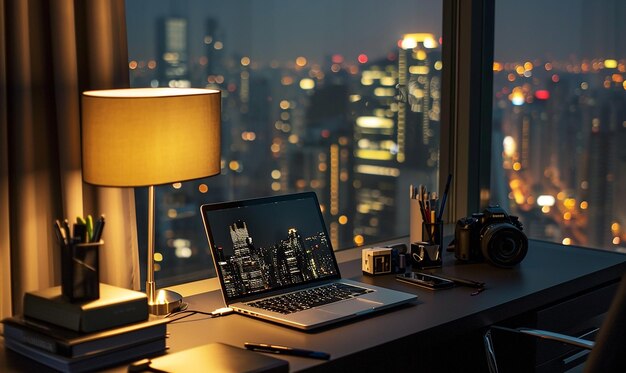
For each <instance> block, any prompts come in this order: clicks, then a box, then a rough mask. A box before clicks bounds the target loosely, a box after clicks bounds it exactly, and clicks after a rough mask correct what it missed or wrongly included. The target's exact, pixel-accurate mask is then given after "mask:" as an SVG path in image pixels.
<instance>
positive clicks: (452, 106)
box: [439, 0, 495, 223]
mask: <svg viewBox="0 0 626 373" xmlns="http://www.w3.org/2000/svg"><path fill="white" fill-rule="evenodd" d="M494 23H495V0H443V23H442V28H443V30H442V34H443V47H442V54H443V64H444V69H443V77H442V79H443V84H442V86H443V88H442V105H443V108H442V118H441V119H442V121H441V125H442V127H441V144H440V158H439V185H445V183H446V179H447V177H448V174H452V175H453V176H454V177H453V178H452V180H453V181H452V183H451V186H450V194H449V196H448V199H449V200H448V202H447V211H446V214H445V217H446V221H447V222H448V223H453V222H455V221H456V220H457V219H459V218H461V217H464V216H468V215H469V214H471V213H473V212H478V211H480V210H481V209H482V208H484V207H487V206H488V204H489V196H490V181H491V131H492V121H493V118H492V111H493V108H492V96H493V55H494Z"/></svg>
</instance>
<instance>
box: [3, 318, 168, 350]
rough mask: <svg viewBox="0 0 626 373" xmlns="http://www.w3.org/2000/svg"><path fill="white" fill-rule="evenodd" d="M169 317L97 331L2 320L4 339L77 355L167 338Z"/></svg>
mask: <svg viewBox="0 0 626 373" xmlns="http://www.w3.org/2000/svg"><path fill="white" fill-rule="evenodd" d="M169 321H170V320H168V319H165V318H163V319H154V320H149V321H143V322H139V323H134V324H129V325H126V326H122V327H118V328H112V329H107V330H104V331H99V332H93V333H80V332H76V331H73V330H69V329H65V328H62V327H58V326H56V325H52V324H48V323H45V322H41V321H38V320H32V319H26V318H24V317H23V316H15V317H9V318H6V319H4V320H2V323H3V324H4V338H5V339H11V340H13V341H15V342H19V343H21V344H24V345H29V346H33V347H37V348H39V349H42V350H44V351H47V352H50V353H53V354H57V355H61V356H65V357H70V358H75V357H81V356H86V355H90V354H98V353H101V352H103V351H107V350H112V349H115V348H120V347H126V346H131V345H133V344H137V343H140V342H145V341H149V340H154V339H156V338H165V336H166V335H167V323H168V322H169Z"/></svg>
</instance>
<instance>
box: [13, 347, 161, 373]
mask: <svg viewBox="0 0 626 373" xmlns="http://www.w3.org/2000/svg"><path fill="white" fill-rule="evenodd" d="M4 345H5V347H6V348H8V349H10V350H13V351H15V352H17V353H18V354H21V355H24V356H26V357H28V358H30V359H32V360H34V361H36V362H38V363H41V364H43V365H46V366H49V367H51V368H53V369H56V370H59V371H61V372H69V373H75V372H85V371H94V370H96V369H102V368H106V367H109V366H113V365H117V364H121V363H124V362H129V361H132V360H137V359H141V358H146V357H151V356H155V355H157V354H159V353H161V352H163V351H164V350H165V348H166V344H165V338H157V339H154V340H151V341H147V342H143V343H138V344H134V345H132V346H126V347H123V348H117V349H114V350H110V351H106V352H103V353H99V354H93V355H87V356H82V357H78V358H69V357H65V356H60V355H56V354H53V353H51V352H47V351H44V350H41V349H39V348H37V347H33V346H29V345H26V344H23V343H20V342H17V341H15V340H13V339H10V338H5V339H4Z"/></svg>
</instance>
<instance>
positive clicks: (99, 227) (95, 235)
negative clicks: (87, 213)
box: [92, 215, 104, 242]
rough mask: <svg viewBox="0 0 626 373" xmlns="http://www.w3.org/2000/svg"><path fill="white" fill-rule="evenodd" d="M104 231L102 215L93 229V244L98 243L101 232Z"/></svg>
mask: <svg viewBox="0 0 626 373" xmlns="http://www.w3.org/2000/svg"><path fill="white" fill-rule="evenodd" d="M103 230H104V215H100V218H98V221H96V224H95V225H94V228H93V238H92V240H93V242H100V238H101V237H102V231H103Z"/></svg>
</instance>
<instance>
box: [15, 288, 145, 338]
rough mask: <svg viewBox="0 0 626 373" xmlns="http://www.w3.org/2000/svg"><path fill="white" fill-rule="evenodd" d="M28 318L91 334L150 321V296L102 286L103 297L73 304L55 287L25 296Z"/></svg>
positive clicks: (25, 310)
mask: <svg viewBox="0 0 626 373" xmlns="http://www.w3.org/2000/svg"><path fill="white" fill-rule="evenodd" d="M24 316H25V317H27V318H34V319H37V320H41V321H45V322H48V323H50V324H54V325H58V326H61V327H64V328H67V329H71V330H74V331H78V332H84V333H89V332H95V331H98V330H103V329H109V328H114V327H117V326H122V325H127V324H131V323H134V322H139V321H145V320H147V319H148V297H147V296H146V294H144V293H141V292H138V291H134V290H129V289H124V288H120V287H117V286H112V285H107V284H103V283H100V298H98V299H96V300H91V301H85V302H77V303H72V302H70V301H69V300H67V299H66V298H65V297H63V295H62V294H61V287H60V286H55V287H52V288H48V289H44V290H39V291H32V292H27V293H26V294H24Z"/></svg>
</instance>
